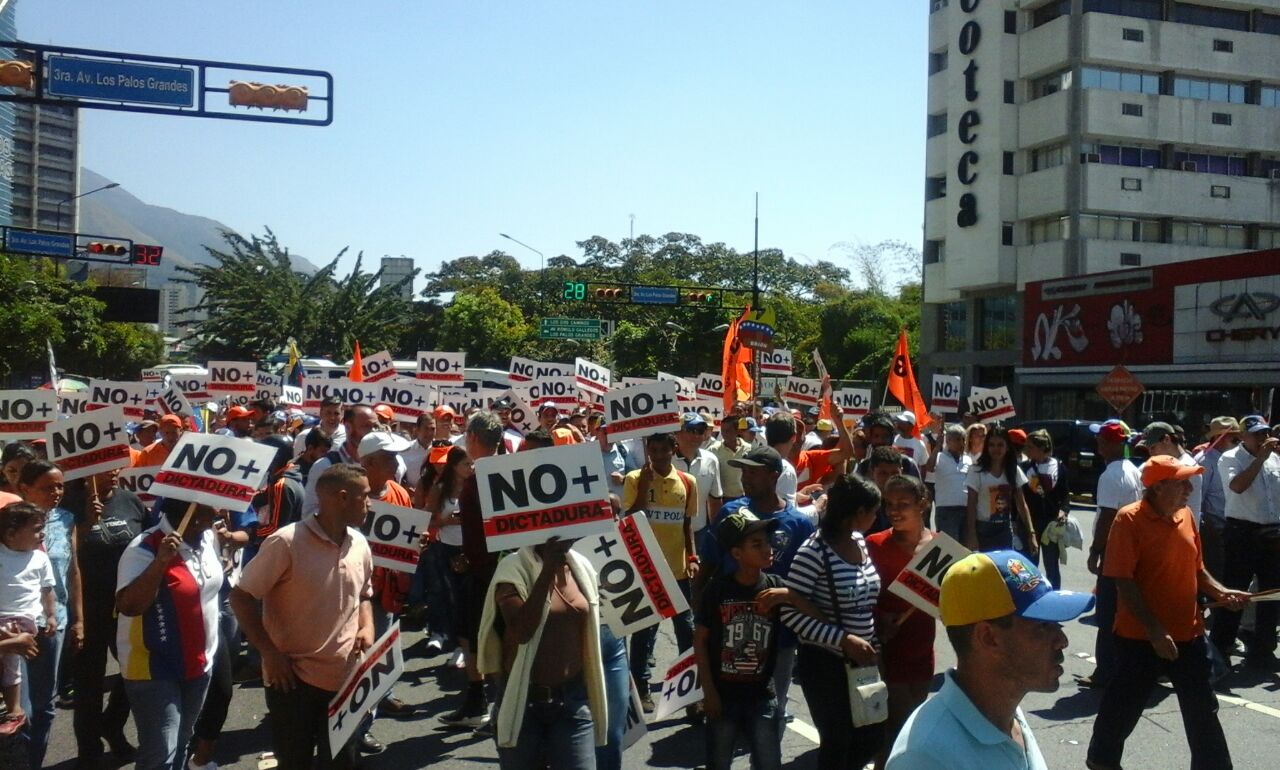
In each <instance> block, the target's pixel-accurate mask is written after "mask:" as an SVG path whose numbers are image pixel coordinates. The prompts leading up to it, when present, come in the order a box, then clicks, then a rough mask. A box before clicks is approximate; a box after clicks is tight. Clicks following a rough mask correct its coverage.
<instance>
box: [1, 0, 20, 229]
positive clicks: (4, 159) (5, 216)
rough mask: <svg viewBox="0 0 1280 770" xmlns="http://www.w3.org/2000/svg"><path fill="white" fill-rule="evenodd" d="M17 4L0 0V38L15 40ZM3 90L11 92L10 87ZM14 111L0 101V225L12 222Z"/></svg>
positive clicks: (4, 52)
mask: <svg viewBox="0 0 1280 770" xmlns="http://www.w3.org/2000/svg"><path fill="white" fill-rule="evenodd" d="M17 4H18V3H17V0H0V39H3V40H16V39H17V37H18V27H17V18H16V17H17V8H16V6H17ZM12 55H13V52H12V51H10V50H7V49H0V57H4V58H8V57H10V56H12ZM3 90H4V91H5V92H8V93H12V92H13V89H11V88H5V89H3ZM14 112H15V110H14V105H13V102H0V225H10V224H13V220H12V213H11V208H12V205H13V188H12V185H13V161H14V157H13V155H14V135H13V132H14V125H15V117H14Z"/></svg>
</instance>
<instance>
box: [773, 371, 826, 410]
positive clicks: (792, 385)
mask: <svg viewBox="0 0 1280 770" xmlns="http://www.w3.org/2000/svg"><path fill="white" fill-rule="evenodd" d="M821 390H822V381H821V380H808V379H805V378H803V377H788V378H787V388H786V391H785V392H783V394H782V397H783V398H784V399H786V400H787V401H794V402H796V403H798V404H808V405H809V406H817V405H818V393H819V392H820V391H821Z"/></svg>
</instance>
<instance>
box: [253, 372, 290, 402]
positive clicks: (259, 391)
mask: <svg viewBox="0 0 1280 770" xmlns="http://www.w3.org/2000/svg"><path fill="white" fill-rule="evenodd" d="M254 386H255V387H254V392H253V397H254V399H256V400H258V401H278V400H279V399H280V391H281V390H282V389H283V388H284V375H282V374H272V373H270V372H263V371H258V372H257V373H256V375H255V376H254Z"/></svg>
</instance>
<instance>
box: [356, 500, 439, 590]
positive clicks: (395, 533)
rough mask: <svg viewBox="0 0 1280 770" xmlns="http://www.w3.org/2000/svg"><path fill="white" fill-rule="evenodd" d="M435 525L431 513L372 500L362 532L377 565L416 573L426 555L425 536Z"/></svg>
mask: <svg viewBox="0 0 1280 770" xmlns="http://www.w3.org/2000/svg"><path fill="white" fill-rule="evenodd" d="M430 524H431V513H430V512H429V511H420V510H418V509H417V508H404V507H402V506H399V505H392V504H391V503H384V502H382V501H381V500H370V501H369V515H368V516H367V517H366V518H365V520H364V526H362V527H361V528H360V531H361V532H363V533H364V536H365V538H366V539H368V541H369V550H370V551H372V552H373V566H375V567H386V568H387V569H392V570H396V571H397V572H408V573H409V574H411V575H412V574H413V573H414V572H416V571H417V569H418V559H419V557H420V556H421V554H422V548H421V546H420V545H419V543H420V542H421V539H422V534H423V533H424V532H426V531H427V527H428V526H430Z"/></svg>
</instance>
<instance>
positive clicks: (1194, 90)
mask: <svg viewBox="0 0 1280 770" xmlns="http://www.w3.org/2000/svg"><path fill="white" fill-rule="evenodd" d="M1173 95H1174V96H1181V97H1183V98H1186V99H1204V100H1207V101H1210V102H1227V103H1229V104H1244V103H1245V84H1244V83H1233V82H1231V81H1229V80H1205V79H1202V78H1186V77H1175V78H1174V79H1173Z"/></svg>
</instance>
